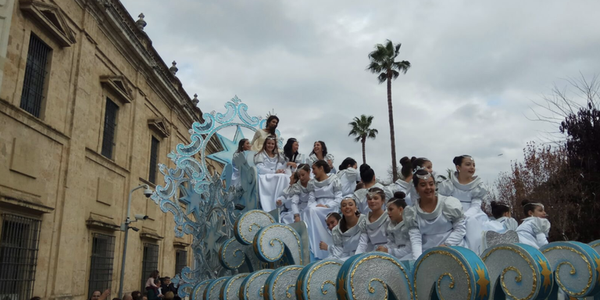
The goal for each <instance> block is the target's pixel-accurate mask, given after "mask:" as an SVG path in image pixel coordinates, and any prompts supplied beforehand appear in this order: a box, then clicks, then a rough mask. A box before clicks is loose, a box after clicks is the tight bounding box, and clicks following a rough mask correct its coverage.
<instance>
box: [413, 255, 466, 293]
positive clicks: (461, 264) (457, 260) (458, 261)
mask: <svg viewBox="0 0 600 300" xmlns="http://www.w3.org/2000/svg"><path fill="white" fill-rule="evenodd" d="M434 254H441V255H445V256H449V257H450V258H452V259H454V261H456V262H457V263H458V264H459V265H460V267H461V268H462V269H463V272H465V275H466V276H467V282H468V284H467V287H468V292H469V293H468V294H467V299H471V294H472V293H473V291H472V290H471V276H470V275H469V272H468V271H467V268H466V267H465V264H463V263H462V261H460V259H458V258H457V257H456V256H455V255H453V254H452V253H450V252H448V251H445V250H434V251H431V252H429V253H427V254H426V255H425V256H424V257H423V258H422V259H421V260H420V261H419V263H418V264H417V266H416V267H415V278H414V279H415V280H414V285H415V289H414V295H415V296H414V297H415V299H417V280H416V279H417V272H418V271H419V266H420V265H421V263H423V261H424V260H425V259H426V258H427V257H429V256H431V255H434ZM442 275H444V274H442ZM438 291H439V290H438ZM439 294H440V295H439V296H440V300H444V297H443V296H442V293H441V291H439Z"/></svg>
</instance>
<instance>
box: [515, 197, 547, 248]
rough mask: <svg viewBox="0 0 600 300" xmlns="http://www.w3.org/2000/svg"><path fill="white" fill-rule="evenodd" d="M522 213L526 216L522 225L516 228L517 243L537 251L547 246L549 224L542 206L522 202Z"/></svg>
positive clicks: (526, 201)
mask: <svg viewBox="0 0 600 300" xmlns="http://www.w3.org/2000/svg"><path fill="white" fill-rule="evenodd" d="M521 205H523V212H524V213H525V215H526V216H527V217H526V218H525V219H523V223H521V225H519V227H518V228H517V234H519V242H520V243H523V244H527V245H529V246H532V247H535V248H536V249H539V248H540V247H542V246H544V245H546V244H548V233H549V232H550V222H549V221H548V219H546V218H547V217H548V215H546V211H545V210H544V204H542V203H537V202H531V201H529V200H523V201H522V202H521Z"/></svg>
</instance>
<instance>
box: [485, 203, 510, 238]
mask: <svg viewBox="0 0 600 300" xmlns="http://www.w3.org/2000/svg"><path fill="white" fill-rule="evenodd" d="M491 205H492V215H493V216H494V218H493V219H490V221H489V222H487V223H485V224H484V230H485V231H495V232H497V233H505V232H506V231H508V230H517V227H519V223H517V220H515V219H513V218H512V217H511V212H510V210H511V209H510V206H509V205H508V204H504V203H500V202H496V201H492V203H491ZM484 250H485V249H484Z"/></svg>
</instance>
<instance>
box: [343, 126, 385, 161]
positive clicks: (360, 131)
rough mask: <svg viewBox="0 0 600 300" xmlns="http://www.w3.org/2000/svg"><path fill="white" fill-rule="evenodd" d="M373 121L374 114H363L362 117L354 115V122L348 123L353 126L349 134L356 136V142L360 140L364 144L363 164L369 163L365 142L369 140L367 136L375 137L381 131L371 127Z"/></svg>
mask: <svg viewBox="0 0 600 300" xmlns="http://www.w3.org/2000/svg"><path fill="white" fill-rule="evenodd" d="M372 122H373V116H368V117H367V116H365V115H361V116H360V118H358V117H354V120H353V121H352V122H350V123H348V125H350V126H351V127H352V129H351V130H350V132H349V133H348V136H351V135H353V136H356V138H355V139H354V141H356V142H358V141H360V142H361V144H362V159H363V164H366V163H367V155H366V152H365V142H366V141H367V138H372V139H375V137H376V136H377V134H378V133H379V131H377V129H373V128H371V123H372Z"/></svg>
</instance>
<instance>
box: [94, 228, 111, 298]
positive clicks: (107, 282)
mask: <svg viewBox="0 0 600 300" xmlns="http://www.w3.org/2000/svg"><path fill="white" fill-rule="evenodd" d="M114 251H115V237H114V236H110V235H104V234H99V233H95V234H94V236H93V240H92V257H91V259H90V260H91V266H90V285H89V288H88V298H90V297H91V296H92V294H93V293H94V291H100V292H102V291H104V290H106V289H108V288H110V287H111V283H112V273H113V260H114V256H115V255H114Z"/></svg>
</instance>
